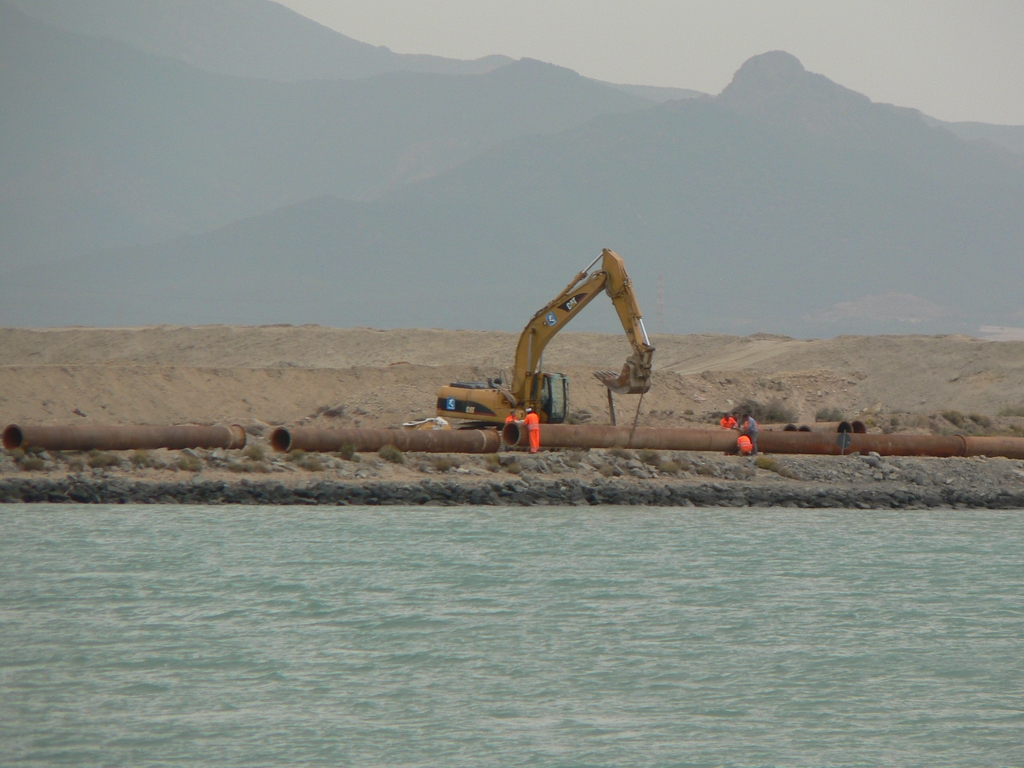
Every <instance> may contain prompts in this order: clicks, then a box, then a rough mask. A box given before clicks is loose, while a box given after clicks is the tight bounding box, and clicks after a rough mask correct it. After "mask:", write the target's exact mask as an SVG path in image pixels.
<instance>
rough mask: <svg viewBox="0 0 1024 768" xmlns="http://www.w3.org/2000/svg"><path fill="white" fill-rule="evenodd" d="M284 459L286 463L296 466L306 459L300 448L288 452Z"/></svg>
mask: <svg viewBox="0 0 1024 768" xmlns="http://www.w3.org/2000/svg"><path fill="white" fill-rule="evenodd" d="M286 458H287V459H288V461H292V462H295V463H296V464H298V463H299V462H301V461H303V460H304V459H305V458H306V452H305V451H304V450H302V449H301V448H296V449H295V450H292V451H288V456H287V457H286Z"/></svg>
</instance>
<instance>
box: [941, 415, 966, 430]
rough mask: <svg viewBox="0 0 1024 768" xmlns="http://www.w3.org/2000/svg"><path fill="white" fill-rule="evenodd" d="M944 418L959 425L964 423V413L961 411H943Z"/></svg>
mask: <svg viewBox="0 0 1024 768" xmlns="http://www.w3.org/2000/svg"><path fill="white" fill-rule="evenodd" d="M942 418H944V419H945V420H946V421H948V422H949V423H950V424H953V425H954V426H957V427H962V426H963V425H964V415H963V414H962V413H960V411H943V412H942Z"/></svg>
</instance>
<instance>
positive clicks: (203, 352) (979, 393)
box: [0, 326, 1024, 431]
mask: <svg viewBox="0 0 1024 768" xmlns="http://www.w3.org/2000/svg"><path fill="white" fill-rule="evenodd" d="M517 338H518V335H517V334H513V333H488V332H476V331H445V330H429V329H427V330H424V329H410V330H389V331H379V330H373V329H366V328H354V329H336V328H324V327H319V326H299V327H294V326H265V327H235V326H209V327H166V326H161V327H150V328H121V329H102V328H67V329H0V422H3V424H8V423H19V424H26V425H28V424H66V423H82V424H86V423H97V424H120V423H151V424H173V423H184V422H193V423H216V422H235V423H241V424H245V425H251V426H257V427H258V426H260V425H272V424H321V425H323V426H364V427H388V426H395V425H397V424H400V423H401V422H403V421H407V420H409V419H413V418H418V417H422V416H429V415H433V411H434V403H435V396H436V391H437V388H438V387H439V386H441V385H443V384H446V383H448V382H450V381H454V380H465V379H474V378H477V379H482V378H486V377H488V376H494V375H497V374H498V373H499V372H500V371H501V370H502V369H503V368H505V369H507V367H508V366H509V364H510V363H511V359H512V354H513V351H514V347H515V343H516V341H517ZM652 341H653V342H654V344H655V345H656V346H657V348H658V351H657V353H656V355H655V369H656V373H655V380H654V386H653V388H652V390H651V392H650V393H648V394H647V395H646V396H645V398H644V400H643V405H642V410H641V413H640V419H639V421H640V423H641V424H644V425H651V426H688V425H689V426H696V425H698V424H702V423H706V421H707V420H708V419H709V418H710V417H711V414H713V413H714V412H716V411H720V410H724V409H731V408H733V407H735V406H736V405H738V404H739V403H740V402H742V401H743V400H745V399H753V400H757V401H760V402H766V401H769V400H777V401H778V403H780V404H782V405H784V406H785V407H786V408H788V409H790V410H791V411H792V412H793V414H794V415H795V416H796V418H797V419H798V420H800V421H812V420H813V419H814V416H815V413H816V412H818V411H819V410H821V409H823V408H836V409H838V410H839V411H840V412H842V413H843V414H844V415H845V416H847V417H853V416H858V417H861V418H867V419H870V420H871V421H873V422H875V423H876V424H878V426H879V427H883V426H884V427H886V428H892V422H893V419H895V421H896V423H897V424H898V425H899V427H898V428H900V429H907V428H910V429H915V430H924V431H929V430H932V431H935V430H942V429H956V428H958V425H956V424H953V423H949V422H948V421H947V420H945V419H943V418H941V417H939V416H938V415H937V414H939V413H940V412H942V411H959V412H962V413H963V414H974V415H976V416H979V417H984V419H983V420H982V421H980V422H979V421H970V420H965V422H964V426H965V428H969V429H986V430H988V431H1007V430H1010V429H1014V428H1016V429H1020V427H1021V426H1024V419H1021V418H1017V417H1012V416H1008V415H1004V416H1000V415H999V414H1000V413H1009V412H1011V411H1013V410H1019V411H1020V413H1021V414H1024V342H989V341H980V340H977V339H972V338H968V337H962V336H939V337H925V336H882V337H839V338H836V339H826V340H809V341H802V340H796V339H789V338H785V337H778V336H768V335H763V334H759V335H755V336H751V337H746V338H740V337H733V336H722V335H712V334H704V335H691V336H672V335H662V336H657V337H655V338H654V339H652ZM628 354H629V348H628V345H627V344H626V341H625V339H624V338H623V337H622V336H619V335H610V334H609V335H605V334H590V333H564V334H561V335H560V336H558V337H556V339H555V340H554V342H553V343H552V344H551V345H550V347H549V348H548V350H547V352H546V355H545V367H546V368H547V369H548V370H559V371H563V372H566V373H568V374H570V376H571V380H572V385H571V401H572V404H571V412H572V413H573V414H574V415H575V416H576V417H577V418H579V419H580V420H585V421H591V422H595V423H603V422H606V421H607V418H608V416H607V400H606V395H605V390H604V388H603V387H602V386H601V384H600V383H599V382H597V381H596V380H595V379H594V378H593V376H592V375H591V373H592V372H593V371H595V370H602V369H603V370H607V369H617V368H618V367H619V366H621V364H622V362H623V360H625V358H626V356H627V355H628ZM617 402H618V406H617V407H618V410H619V417H620V419H623V420H624V419H626V418H629V419H632V417H633V414H634V412H635V409H636V406H637V402H638V398H636V397H619V398H617ZM328 410H330V412H331V413H332V414H336V415H332V416H328V415H326V412H327V411H328ZM929 417H931V418H929ZM954 420H955V416H954ZM985 420H992V421H991V423H989V424H988V426H981V425H983V424H984V422H985Z"/></svg>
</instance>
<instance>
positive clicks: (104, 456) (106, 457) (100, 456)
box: [86, 451, 121, 469]
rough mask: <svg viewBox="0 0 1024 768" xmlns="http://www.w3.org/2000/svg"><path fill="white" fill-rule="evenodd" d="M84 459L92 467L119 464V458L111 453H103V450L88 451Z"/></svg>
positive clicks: (99, 467) (98, 467)
mask: <svg viewBox="0 0 1024 768" xmlns="http://www.w3.org/2000/svg"><path fill="white" fill-rule="evenodd" d="M86 461H87V462H88V464H89V466H90V467H92V468H93V469H101V468H103V467H119V466H121V459H119V458H118V457H117V456H115V455H114V454H112V453H104V452H103V451H89V458H88V459H87V460H86Z"/></svg>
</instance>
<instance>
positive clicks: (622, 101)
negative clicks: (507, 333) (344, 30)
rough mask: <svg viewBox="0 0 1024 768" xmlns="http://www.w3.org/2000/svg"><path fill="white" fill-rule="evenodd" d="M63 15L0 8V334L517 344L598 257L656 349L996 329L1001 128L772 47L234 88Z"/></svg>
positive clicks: (1020, 216) (284, 78) (1011, 283)
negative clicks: (872, 89) (649, 81)
mask: <svg viewBox="0 0 1024 768" xmlns="http://www.w3.org/2000/svg"><path fill="white" fill-rule="evenodd" d="M48 3H50V0H46V1H45V2H43V1H42V0H40V5H39V7H44V6H46V5H47V4H48ZM33 5H35V0H33ZM69 5H70V6H73V7H75V8H77V9H78V10H77V11H76V13H77V14H78V15H77V16H76V15H75V14H69V17H74V18H75V19H79V21H78V22H76V24H78V26H77V27H76V28H75V30H74V31H69V30H70V29H71V27H73V26H74V25H72V24H70V23H69V22H68V21H67V18H65V19H64V23H63V24H62V26H63V27H64V28H63V29H61V28H58V27H56V26H54V25H52V24H47V23H45V20H41V18H40V17H41V16H42V14H41V13H40V12H38V11H33V15H35V16H36V17H37V18H34V19H31V18H28V17H26V16H24V15H22V14H21V13H20V12H19V11H17V10H15V9H14V8H13V7H12V6H9V5H8V6H6V7H5V6H3V5H2V4H0V66H3V68H4V70H3V71H4V73H5V75H4V77H3V78H2V79H0V130H2V134H0V146H2V147H3V152H2V153H0V157H2V158H4V162H3V164H2V166H0V189H2V190H3V195H2V196H0V223H2V227H0V254H3V262H2V263H0V279H2V282H0V323H4V324H12V325H13V324H30V325H59V324H123V323H133V324H141V323H156V322H175V323H186V324H190V323H206V322H244V323H271V322H291V323H301V322H318V323H325V324H332V325H372V326H377V327H394V326H413V325H415V326H442V327H455V328H460V327H461V328H486V329H505V330H515V329H517V328H519V327H521V326H522V324H523V323H524V322H525V321H526V319H527V318H528V317H529V315H530V314H532V312H533V311H534V310H535V309H536V308H537V307H538V306H540V305H542V304H543V303H544V302H545V301H547V299H548V298H550V296H551V295H553V294H554V293H556V292H557V291H558V290H559V289H560V288H561V287H562V285H564V283H565V282H566V281H567V280H568V279H569V278H570V277H571V276H572V274H573V273H574V272H575V271H576V270H577V269H579V268H580V267H582V266H584V265H585V264H586V263H588V262H589V261H590V260H591V259H592V258H593V257H595V256H597V255H598V254H599V253H600V249H601V248H602V247H606V246H607V247H612V248H614V249H615V250H617V251H619V252H620V253H621V254H622V255H623V256H624V257H625V258H626V261H627V266H628V268H629V271H630V274H631V276H632V277H633V280H634V282H635V284H636V286H637V290H638V293H639V295H640V299H641V305H642V306H643V307H644V308H645V310H646V312H647V316H648V318H649V321H650V322H651V324H652V326H655V327H656V329H657V330H665V331H674V332H681V331H713V330H714V331H730V332H754V331H774V332H781V333H788V334H792V335H810V336H816V335H834V334H836V333H849V332H907V331H921V332H973V331H976V330H977V327H978V325H979V324H993V325H1003V326H1008V325H1010V326H1012V325H1014V324H1021V323H1022V321H1024V312H1022V308H1021V307H1020V305H1019V298H1018V294H1019V285H1020V281H1021V277H1022V276H1024V275H1022V270H1024V267H1022V264H1024V259H1022V258H1021V256H1022V251H1024V156H1022V155H1020V154H1017V153H1015V152H1013V151H1012V149H1013V147H1014V146H1015V144H1014V141H1015V140H1016V138H1015V137H1016V136H1017V135H1018V133H1017V131H1018V130H1020V129H1016V127H1012V126H1011V127H1003V126H981V127H980V128H979V127H978V126H974V127H973V128H971V127H969V124H955V125H950V124H944V123H940V122H939V121H935V120H932V119H930V118H927V117H926V116H924V115H921V114H920V113H919V112H917V111H915V110H911V109H905V108H899V107H893V106H891V105H882V104H875V103H872V102H871V101H870V100H869V99H868V98H867V97H865V96H863V95H861V94H857V93H855V92H853V91H850V90H848V89H845V88H843V87H842V86H840V85H838V84H836V83H833V82H831V81H829V80H828V79H827V78H825V77H823V76H821V75H816V74H813V73H809V72H807V71H805V70H804V68H803V67H802V65H801V64H800V62H799V61H798V60H796V59H795V58H794V57H792V56H790V55H788V54H785V53H782V52H771V53H768V54H764V55H762V56H758V57H755V58H753V59H751V60H750V61H748V62H747V63H745V64H744V65H743V66H742V67H741V68H740V69H739V70H738V71H737V73H736V76H735V77H734V79H733V81H732V83H731V84H730V85H729V86H728V87H727V88H726V89H725V90H724V91H723V92H722V93H721V94H719V95H717V96H708V95H696V96H695V95H694V94H693V93H689V92H680V93H678V94H672V93H669V94H666V93H664V92H648V93H645V92H644V91H643V90H641V89H633V90H632V92H624V91H623V90H621V89H620V88H618V87H612V86H610V85H608V84H601V83H597V82H594V81H591V80H588V79H586V78H582V77H580V76H579V75H577V74H575V73H573V72H571V71H569V70H565V69H563V68H559V67H555V66H553V65H547V64H542V63H540V62H533V61H525V60H524V61H519V62H501V61H498V62H492V63H496V64H497V66H495V67H494V68H491V69H488V70H487V71H482V70H485V69H487V67H486V66H484V65H482V64H479V62H478V63H476V64H473V66H477V67H478V68H477V69H476V70H472V69H469V70H458V69H448V70H445V69H443V67H455V64H452V63H448V64H445V63H444V62H450V60H438V61H439V62H440V63H438V62H434V63H433V64H429V66H432V67H436V68H435V69H434V70H433V71H431V72H424V71H418V72H417V71H407V70H402V69H397V68H398V67H402V66H407V67H408V68H410V69H415V68H416V67H421V68H425V67H426V66H427V65H426V64H423V63H422V62H421V61H420V59H418V58H417V59H416V61H411V60H409V61H405V62H404V63H402V62H403V60H402V59H401V56H400V55H399V54H391V53H390V52H388V53H389V54H390V55H391V56H392V57H398V58H397V59H388V61H391V62H392V63H391V64H387V66H392V67H395V68H396V69H392V70H388V71H378V72H373V73H370V76H361V72H360V70H358V69H351V70H349V71H348V74H347V75H345V74H339V73H342V71H343V70H342V69H340V68H337V69H335V70H334V71H335V73H336V74H335V75H333V76H331V77H333V79H326V78H327V77H328V76H326V75H325V76H324V79H320V80H314V81H310V80H301V78H302V77H304V76H305V75H302V74H297V73H298V72H299V70H295V69H293V70H287V68H280V69H279V70H277V71H276V74H274V75H273V76H271V75H268V74H267V73H264V74H262V75H257V74H256V73H255V72H254V71H252V69H251V67H250V68H249V69H246V67H247V66H248V65H247V64H246V63H245V61H244V60H243V59H242V58H241V57H234V58H232V57H231V56H230V55H228V53H229V52H230V50H231V49H232V48H231V45H225V46H224V48H223V50H222V51H221V53H222V54H223V56H224V57H225V58H224V61H222V62H221V63H220V64H217V63H216V62H212V63H211V61H210V60H209V57H208V56H207V58H206V59H201V60H196V61H193V62H192V63H191V64H190V63H186V58H185V56H184V55H183V54H182V51H183V50H185V48H186V47H187V46H184V45H178V48H177V49H175V48H174V46H173V45H172V43H174V41H175V40H177V41H178V42H179V43H180V42H181V40H182V37H181V35H172V34H168V33H161V34H163V37H162V38H161V40H162V41H163V42H160V41H157V42H158V43H160V44H161V45H164V48H163V49H162V50H160V51H156V50H153V48H154V47H155V46H156V45H157V43H154V42H152V40H150V42H148V43H146V42H145V41H142V42H140V40H139V39H135V40H132V39H130V37H131V35H130V34H129V33H130V32H131V31H132V30H133V29H136V27H135V26H133V23H129V21H126V20H125V18H124V17H118V19H119V21H118V24H119V25H120V26H119V31H118V32H117V34H115V33H114V32H112V31H111V24H110V23H109V17H110V16H116V15H117V14H116V13H114V11H116V10H117V8H118V7H121V6H124V5H127V3H125V2H114V1H113V0H97V2H96V3H89V4H87V3H82V2H77V0H75V2H70V3H69ZM93 5H95V6H96V7H98V8H103V9H107V11H105V12H109V13H108V21H106V22H104V21H103V20H102V18H100V17H101V16H102V14H100V13H99V12H96V14H95V15H94V16H89V15H88V12H87V9H88V7H90V6H93ZM134 5H135V6H137V8H140V9H149V11H150V12H155V11H153V9H157V10H158V11H159V12H161V13H164V14H168V13H171V12H170V11H168V8H169V7H170V8H174V7H176V6H175V5H173V4H167V3H156V2H144V3H136V4H134ZM206 5H211V3H204V2H202V0H189V1H188V2H183V3H181V8H182V9H184V10H181V11H176V12H174V13H181V14H184V15H185V16H188V14H192V15H193V16H194V15H196V14H199V15H200V17H201V14H202V12H203V7H204V6H206ZM222 5H223V7H228V6H232V5H234V6H237V8H238V9H243V10H244V9H249V10H250V11H252V13H253V14H254V15H258V13H257V11H259V12H260V13H262V12H264V11H267V6H273V5H274V4H273V3H265V2H262V1H259V2H244V1H243V0H232V3H224V4H222ZM223 7H222V11H223ZM278 8H279V6H278ZM111 9H113V10H111ZM261 9H262V10H261ZM282 10H283V9H282ZM270 11H271V12H273V13H277V11H275V10H274V9H273V8H271V9H270ZM140 12H141V11H140ZM286 14H290V12H286ZM172 16H173V14H172ZM83 18H84V19H85V20H86V21H90V20H91V21H90V23H91V24H92V26H91V27H90V26H89V25H88V24H86V23H85V22H81V19H83ZM190 18H191V17H190ZM214 18H216V16H214ZM298 18H299V19H300V21H297V22H295V23H296V25H297V26H296V28H301V27H303V25H305V22H303V21H301V17H298ZM50 20H51V21H53V20H54V19H50ZM292 21H294V20H292ZM196 23H197V22H195V20H194V19H193V20H192V21H190V22H189V23H188V24H185V23H182V24H181V27H182V28H183V29H189V28H192V27H194V26H195V25H196ZM289 23H290V22H289ZM309 24H312V22H309ZM114 26H117V25H114ZM168 26H172V25H168ZM282 26H286V25H284V24H283V23H282ZM229 27H232V25H230V24H220V26H218V25H217V24H215V23H213V22H211V25H210V27H209V30H207V33H206V36H205V37H204V39H205V40H207V42H209V40H210V39H216V38H215V35H214V32H215V31H216V30H218V29H222V30H223V29H225V28H229ZM313 27H316V25H313ZM233 28H234V29H235V33H234V34H236V37H237V36H238V35H241V34H242V33H243V32H244V33H245V34H250V33H251V30H250V31H249V32H247V31H246V28H245V27H244V25H234V27H233ZM251 28H252V29H258V28H259V27H258V25H255V24H254V25H252V26H251ZM305 28H306V29H307V32H308V30H309V29H313V28H312V27H308V26H307V27H305ZM318 29H322V28H318ZM126 30H127V31H126ZM239 30H240V31H239ZM83 32H88V33H89V34H83ZM270 32H272V30H269V31H267V33H266V34H267V35H268V37H267V38H266V40H267V43H266V44H267V45H272V46H277V45H279V46H280V49H281V50H287V49H288V46H289V45H290V44H294V43H289V40H292V38H290V37H288V35H287V34H285V35H283V36H282V39H281V40H280V41H278V40H276V39H274V38H273V37H272V36H271V35H270ZM221 34H224V35H228V33H227V32H222V33H221ZM289 34H290V33H289ZM309 34H320V33H319V32H315V33H314V32H309ZM103 35H106V36H103ZM153 35H155V33H153ZM153 35H150V37H153ZM330 35H337V33H330V34H328V35H326V37H325V38H324V39H325V40H334V43H333V44H334V45H338V46H340V45H342V43H339V42H338V41H337V39H334V38H331V37H330ZM211 36H213V37H211ZM115 37H118V38H119V39H117V40H115V39H113V38H115ZM136 37H137V38H140V37H144V35H142V34H141V33H137V34H136ZM337 38H340V39H341V40H342V41H347V42H348V43H352V44H353V46H352V50H353V51H357V52H362V53H367V50H365V49H364V48H361V47H360V46H362V45H363V44H357V43H355V41H350V40H349V39H348V38H344V36H341V35H337ZM168 41H170V42H168ZM144 43H145V44H144ZM346 44H347V43H346ZM296 45H297V44H296ZM325 45H326V43H325ZM133 46H134V47H133ZM147 46H148V47H149V49H150V50H144V48H146V47H147ZM206 48H207V49H210V50H212V49H214V48H216V46H215V45H210V44H208V45H207V46H206ZM366 48H368V49H369V50H370V51H378V50H379V49H376V48H373V47H372V46H368V47H366ZM299 49H301V46H300V48H299ZM157 53H160V54H161V55H160V56H157V55H156V54H157ZM373 55H379V54H373ZM295 58H297V57H295V56H284V55H282V60H290V59H295ZM298 58H301V57H298ZM311 58H312V59H314V60H315V61H323V60H325V59H323V57H320V58H317V57H316V56H312V57H311ZM413 58H416V57H413ZM421 58H423V57H421ZM425 58H431V57H425ZM367 60H369V59H367ZM232 61H233V62H234V65H233V66H235V67H236V69H235V70H234V71H231V70H230V67H229V64H231V62H232ZM381 61H384V59H381ZM225 62H227V63H225ZM396 62H397V63H396ZM196 64H198V65H199V66H194V65H196ZM268 66H269V64H268ZM310 66H312V64H310ZM317 66H319V64H318V65H317ZM339 66H340V65H339ZM381 66H384V65H381ZM466 66H467V67H468V66H470V64H467V65H466ZM288 72H290V73H291V74H288ZM466 72H475V74H467V73H466ZM239 75H244V77H242V76H239ZM343 78H344V79H343ZM292 79H294V80H301V81H298V82H289V80H292ZM672 95H676V96H684V97H689V98H679V99H667V100H666V96H672ZM1001 128H1006V130H1004V131H1000V130H999V129H1001ZM958 134H959V135H958ZM993 136H995V138H998V139H1000V140H999V141H995V140H994V139H993ZM968 139H969V140H968ZM659 286H661V291H662V292H663V295H664V307H663V309H662V308H661V307H660V306H658V300H657V296H656V294H657V293H658V289H659ZM595 306H596V305H595ZM615 324H616V320H615V317H614V313H613V312H612V311H611V309H610V307H603V308H596V309H588V313H587V315H586V316H584V317H581V318H580V320H579V321H577V326H578V327H579V328H580V329H581V330H582V329H585V328H592V329H602V330H612V329H614V327H615Z"/></svg>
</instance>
